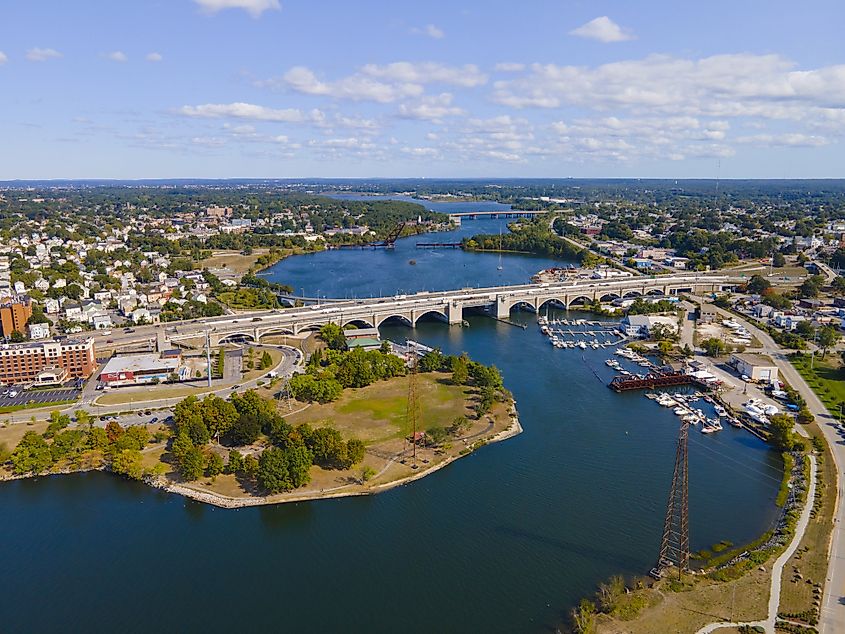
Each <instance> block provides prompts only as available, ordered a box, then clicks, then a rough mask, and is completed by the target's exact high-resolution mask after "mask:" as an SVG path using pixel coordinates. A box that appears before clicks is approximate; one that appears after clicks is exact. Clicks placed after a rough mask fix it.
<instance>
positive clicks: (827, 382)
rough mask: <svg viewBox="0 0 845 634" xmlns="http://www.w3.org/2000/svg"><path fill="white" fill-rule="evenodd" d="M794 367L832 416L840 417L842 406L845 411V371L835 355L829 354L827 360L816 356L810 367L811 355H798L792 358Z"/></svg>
mask: <svg viewBox="0 0 845 634" xmlns="http://www.w3.org/2000/svg"><path fill="white" fill-rule="evenodd" d="M790 361H792V365H794V366H795V369H796V370H798V373H799V374H800V375H801V376H802V377H804V380H805V381H806V382H807V384H808V385H809V386H810V387H811V388H812V390H813V391H814V392H815V393H816V394H817V395H818V397H819V399H821V401H822V403H824V405H825V407H827V410H828V411H829V412H830V414H831V416H835V417H837V418H838V417H839V415H840V411H839V408H840V406H842V407H843V409H845V380H843V379H845V370H843V368H842V366H841V363H840V360H839V358H838V357H837V356H836V355H835V354H834V353H830V352H829V353H828V355H827V357H826V358H825V359H822V358H821V357H820V356H819V355H816V358H815V361H813V362H812V364H813V367H812V368H811V367H810V363H811V358H810V356H809V355H796V356H793V357H791V358H790Z"/></svg>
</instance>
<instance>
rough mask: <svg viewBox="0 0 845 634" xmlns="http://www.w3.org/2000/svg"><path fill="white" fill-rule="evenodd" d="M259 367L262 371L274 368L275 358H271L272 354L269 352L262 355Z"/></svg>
mask: <svg viewBox="0 0 845 634" xmlns="http://www.w3.org/2000/svg"><path fill="white" fill-rule="evenodd" d="M259 367H260V368H261V369H262V370H268V369H269V368H272V367H273V357H271V356H270V353H269V352H268V351H267V350H265V351H264V352H263V353H262V354H261V364H260V365H259Z"/></svg>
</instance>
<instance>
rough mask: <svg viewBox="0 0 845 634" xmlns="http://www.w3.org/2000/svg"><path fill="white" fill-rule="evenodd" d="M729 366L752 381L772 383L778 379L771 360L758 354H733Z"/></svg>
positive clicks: (775, 368) (776, 369)
mask: <svg viewBox="0 0 845 634" xmlns="http://www.w3.org/2000/svg"><path fill="white" fill-rule="evenodd" d="M731 365H732V366H733V367H735V368H736V371H737V372H738V373H739V374H741V375H743V376H747V377H748V378H749V379H751V380H752V381H760V382H762V383H773V382H774V381H777V378H778V367H777V366H776V365H775V364H774V362H773V361H772V360H771V359H769V358H768V357H764V356H762V355H759V354H733V355H731Z"/></svg>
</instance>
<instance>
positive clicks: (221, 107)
mask: <svg viewBox="0 0 845 634" xmlns="http://www.w3.org/2000/svg"><path fill="white" fill-rule="evenodd" d="M0 18H2V24H3V28H2V29H0V94H2V99H0V132H2V141H3V145H4V148H3V151H2V152H0V179H12V178H63V177H66V178H85V177H89V178H99V177H102V178H148V177H249V176H254V177H309V176H314V177H316V176H323V177H333V176H385V177H391V176H428V177H470V176H480V177H484V176H502V177H507V176H555V177H566V176H596V177H600V176H642V177H677V178H682V177H715V176H717V175H719V176H721V177H723V178H729V177H734V178H744V177H762V178H801V177H842V176H845V170H843V166H845V160H843V159H845V143H844V142H843V141H845V40H843V37H842V33H841V29H842V25H843V24H845V4H843V3H842V2H841V0H808V1H807V2H803V3H799V2H795V1H794V0H789V1H785V0H765V1H764V0H746V1H740V2H737V1H736V0H731V1H724V0H710V1H709V2H695V3H692V2H677V1H673V2H668V1H663V0H648V1H647V2H631V1H630V0H617V1H604V0H579V1H574V0H520V2H514V1H513V0H483V1H482V0H448V1H447V0H427V1H426V2H419V1H415V2H410V1H406V0H391V1H390V2H388V1H387V0H378V1H376V0H358V1H356V2H350V1H348V0H120V1H119V2H116V1H114V0H78V1H75V2H68V1H67V0H63V1H59V0H7V1H6V2H4V3H3V6H2V8H0Z"/></svg>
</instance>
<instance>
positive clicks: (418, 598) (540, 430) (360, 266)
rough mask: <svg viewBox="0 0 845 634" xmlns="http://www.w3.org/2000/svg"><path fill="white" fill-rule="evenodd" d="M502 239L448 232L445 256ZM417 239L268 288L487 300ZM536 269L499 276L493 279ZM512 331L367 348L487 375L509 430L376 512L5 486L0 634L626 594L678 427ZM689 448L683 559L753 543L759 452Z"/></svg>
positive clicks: (655, 522) (596, 374) (362, 616)
mask: <svg viewBox="0 0 845 634" xmlns="http://www.w3.org/2000/svg"><path fill="white" fill-rule="evenodd" d="M500 224H503V223H501V222H497V221H468V222H467V223H466V226H464V227H463V228H462V229H461V230H460V231H459V232H456V233H455V235H456V236H457V235H465V234H466V233H467V232H471V233H474V232H476V231H478V230H483V231H487V232H490V231H491V230H492V231H493V232H495V231H497V230H498V226H499V225H500ZM440 237H442V236H440ZM417 239H418V238H409V239H405V240H402V241H400V242H399V243H397V248H396V250H395V251H394V252H393V253H388V252H385V251H333V252H324V253H319V254H316V255H313V256H303V257H297V258H291V259H288V260H285V261H283V262H281V263H280V264H278V265H277V266H276V267H274V270H273V272H272V273H273V278H274V279H278V280H279V281H283V282H286V283H290V284H291V285H295V286H296V287H297V288H299V287H302V288H304V289H305V292H306V294H309V293H312V292H316V290H317V289H320V291H321V294H324V295H329V296H340V297H343V296H344V294H348V293H350V292H354V293H357V294H358V296H363V295H365V294H369V293H373V294H377V293H379V294H380V293H394V292H399V291H413V290H421V289H435V288H449V287H454V286H464V285H471V284H469V283H468V282H470V281H472V282H475V283H476V284H478V285H488V284H491V283H497V280H499V279H500V278H499V275H500V272H499V271H497V269H496V264H497V262H498V258H497V257H496V256H494V255H485V254H469V253H463V252H460V251H448V252H447V251H444V252H433V253H428V252H418V251H417V250H416V249H415V248H414V247H413V244H414V241H416V240H417ZM420 239H421V238H420ZM412 256H413V257H414V259H416V260H417V265H416V266H412V265H409V264H408V263H407V259H409V258H410V257H412ZM552 264H557V262H550V261H548V260H544V259H541V258H529V257H523V256H514V255H511V256H506V257H504V258H503V266H504V269H503V271H502V272H501V273H502V276H503V278H502V279H505V280H506V281H508V282H525V281H527V279H528V277H529V276H530V275H531V274H532V273H534V272H536V270H537V269H540V268H544V267H546V266H550V265H552ZM353 289H354V290H353ZM556 314H557V313H555V312H554V311H553V312H552V315H553V316H554V315H556ZM562 314H563V313H561V315H562ZM575 315H576V314H574V313H572V314H570V317H572V316H575ZM581 316H583V315H581ZM513 319H514V320H517V321H521V322H523V323H525V324H526V325H527V326H528V328H527V329H526V330H522V329H520V328H516V327H514V326H509V325H507V324H503V323H500V322H496V321H494V320H491V319H489V318H487V317H484V316H480V315H479V316H473V315H469V316H468V321H469V327H466V328H461V327H448V326H446V325H445V324H442V323H439V322H436V321H423V322H421V323H420V325H419V326H418V327H417V328H416V329H413V330H412V329H410V328H406V327H404V326H400V325H396V324H393V325H386V326H384V327H382V334H383V335H384V336H387V337H390V338H393V339H396V340H402V339H405V338H406V337H413V338H415V339H417V340H420V341H422V342H424V343H427V344H429V345H434V346H439V347H441V348H442V349H443V350H444V351H447V352H449V353H459V352H461V351H466V352H468V353H469V354H470V355H471V356H472V358H474V359H477V360H478V361H481V362H483V363H491V364H495V365H496V366H498V367H499V368H500V369H501V371H502V374H503V376H504V380H505V385H506V386H507V387H508V388H509V389H510V390H511V391H512V392H513V394H514V397H515V399H516V401H517V405H518V408H519V413H520V419H521V421H522V425H523V427H524V428H525V431H524V433H523V434H521V435H520V436H517V437H515V438H512V439H510V440H507V441H505V442H503V443H499V444H495V445H491V446H488V447H484V448H482V449H481V450H479V451H477V452H476V453H474V454H472V455H470V456H468V457H466V458H464V459H462V460H459V461H457V462H456V463H454V464H452V465H450V466H449V467H447V468H445V469H443V470H441V471H438V472H437V473H435V474H432V475H431V476H429V477H426V478H424V479H422V480H420V481H418V482H415V483H413V484H411V485H408V486H404V487H401V488H399V489H396V490H393V491H389V492H386V493H383V494H380V495H377V496H373V497H367V498H350V499H345V500H333V501H320V502H313V503H299V504H291V505H283V506H278V507H265V508H253V509H242V510H236V511H231V510H228V511H227V510H219V509H215V508H211V507H207V506H204V505H201V504H198V503H195V502H191V501H187V500H184V499H182V498H179V497H177V496H170V495H166V494H163V493H159V492H157V491H154V490H151V489H149V488H146V487H145V486H143V485H139V484H132V483H128V482H125V481H122V480H119V479H117V478H113V477H111V476H108V475H106V474H99V473H92V474H81V475H74V476H61V477H52V478H41V479H38V480H34V481H23V482H14V483H6V484H3V485H2V486H0V508H2V509H3V511H4V513H3V551H2V552H3V565H2V566H0V587H2V588H3V592H2V594H0V596H2V599H0V605H2V607H3V610H2V621H0V622H2V627H0V629H2V631H4V632H65V631H87V632H100V631H103V632H105V631H120V632H150V631H163V632H187V631H199V630H202V631H207V632H233V631H267V630H283V631H290V632H328V631H336V632H359V631H367V632H385V633H387V632H391V633H392V632H396V631H406V632H420V633H426V634H428V633H429V632H502V633H512V632H542V631H548V629H549V628H550V627H554V625H555V624H557V623H559V622H560V621H561V620H562V619H563V618H564V615H565V614H566V613H567V612H568V610H569V608H570V607H571V606H572V605H573V604H574V603H576V602H577V601H578V600H579V599H580V598H581V597H582V596H584V595H586V594H589V593H592V592H593V590H594V588H595V586H596V584H597V583H598V582H599V581H602V580H604V579H606V578H607V577H609V576H611V575H613V574H625V575H640V574H645V573H646V572H648V570H649V568H650V567H651V566H652V565H653V563H654V560H655V558H656V556H657V549H658V546H659V541H660V533H661V528H662V523H663V513H664V509H665V504H666V500H667V497H668V492H669V484H670V481H671V476H672V466H673V460H674V455H675V443H676V438H677V431H678V419H677V417H675V416H674V415H673V414H672V413H671V412H669V411H668V410H666V409H665V408H661V407H660V406H658V405H657V404H656V403H654V402H652V401H650V400H648V399H646V398H644V397H643V396H642V395H641V394H632V393H629V394H616V393H614V392H612V391H611V390H609V389H608V388H607V387H606V386H605V384H606V383H607V381H609V379H610V378H611V371H610V370H609V369H608V368H607V367H606V366H605V365H604V360H605V359H606V358H608V357H609V356H610V355H611V352H610V351H609V350H607V349H605V350H592V349H588V350H585V351H581V350H556V349H554V348H553V347H552V346H550V345H549V343H548V340H547V339H546V338H545V337H544V336H542V334H541V333H540V332H539V330H538V329H537V327H536V318H535V316H534V315H531V314H529V313H520V312H514V313H513ZM447 422H448V421H447ZM689 448H690V459H689V461H690V539H691V547H692V548H693V549H694V550H697V549H701V548H706V547H709V546H710V545H712V544H713V543H715V542H717V541H719V540H722V539H728V540H730V541H733V542H735V543H737V544H740V543H743V542H747V541H750V540H752V539H754V538H755V537H757V536H758V535H759V534H760V533H761V532H763V531H764V530H765V529H766V528H768V527H769V526H770V525H771V523H772V522H773V520H774V518H775V516H776V512H777V509H776V508H775V506H774V504H773V500H774V497H775V495H776V492H777V489H778V483H779V480H780V473H779V467H780V458H779V456H778V455H777V454H776V453H775V452H772V451H770V450H769V449H768V448H767V446H766V445H764V444H763V443H762V442H760V441H759V440H757V439H756V438H754V437H753V436H751V435H749V434H748V433H747V432H743V431H740V430H736V429H734V428H732V427H729V426H726V428H725V430H724V431H722V432H720V433H718V434H711V435H708V436H705V435H702V434H700V433H699V432H698V431H697V430H696V429H693V430H692V431H691V432H690V441H689Z"/></svg>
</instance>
